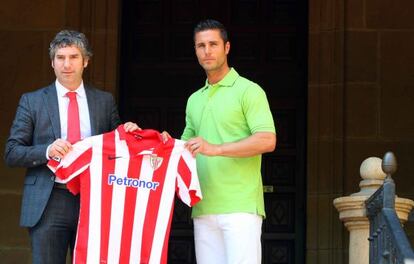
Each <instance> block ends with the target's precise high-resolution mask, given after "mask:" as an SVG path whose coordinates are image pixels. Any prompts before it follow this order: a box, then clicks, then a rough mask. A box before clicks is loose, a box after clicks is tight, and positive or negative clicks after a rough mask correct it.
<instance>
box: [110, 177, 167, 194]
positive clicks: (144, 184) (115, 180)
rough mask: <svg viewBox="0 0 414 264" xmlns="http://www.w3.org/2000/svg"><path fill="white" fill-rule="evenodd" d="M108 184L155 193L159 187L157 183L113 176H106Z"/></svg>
mask: <svg viewBox="0 0 414 264" xmlns="http://www.w3.org/2000/svg"><path fill="white" fill-rule="evenodd" d="M108 184H109V185H112V184H116V185H125V186H127V187H134V188H147V189H151V190H153V191H155V190H156V189H157V188H158V186H159V185H160V183H159V182H152V181H144V180H140V179H133V178H128V177H118V176H116V175H115V174H109V175H108Z"/></svg>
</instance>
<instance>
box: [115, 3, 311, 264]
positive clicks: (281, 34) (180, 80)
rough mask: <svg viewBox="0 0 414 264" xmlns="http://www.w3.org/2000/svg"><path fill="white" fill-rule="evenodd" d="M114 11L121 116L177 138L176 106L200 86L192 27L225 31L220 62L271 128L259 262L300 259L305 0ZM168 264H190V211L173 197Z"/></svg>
mask: <svg viewBox="0 0 414 264" xmlns="http://www.w3.org/2000/svg"><path fill="white" fill-rule="evenodd" d="M122 10H123V12H122V24H121V31H122V39H121V58H122V62H121V66H120V96H119V99H120V111H121V116H122V118H123V120H135V121H136V122H138V123H139V124H140V125H141V126H142V127H145V128H155V129H158V130H160V131H162V130H167V131H169V132H170V133H171V134H172V135H173V136H174V137H177V138H179V137H180V135H181V133H182V131H183V128H184V110H185V105H186V100H187V98H188V96H189V95H190V94H191V93H192V92H194V91H196V90H197V89H198V88H200V87H201V86H203V85H204V82H205V74H204V72H203V70H202V68H201V67H200V66H199V65H198V63H197V59H196V57H195V55H194V48H193V36H192V34H193V33H192V32H193V27H194V25H195V24H196V23H197V22H198V21H200V20H201V19H205V18H214V19H217V20H219V21H221V22H222V23H223V24H224V25H225V26H226V28H227V30H228V31H229V37H230V42H231V50H230V56H229V65H230V66H232V67H235V68H236V70H237V71H238V72H239V74H241V75H243V76H245V77H247V78H249V79H251V80H253V81H255V82H257V83H258V84H260V85H261V87H262V88H263V89H264V90H265V91H266V93H267V96H268V99H269V102H270V106H271V110H272V113H273V115H274V118H275V122H276V127H277V134H278V136H277V137H278V143H277V149H276V151H275V152H274V153H270V154H266V155H264V157H263V166H262V172H263V182H264V185H265V206H266V213H267V218H266V219H265V221H264V224H263V263H266V264H273V263H274V264H282V263H283V264H284V263H304V262H305V226H306V208H305V197H306V193H305V192H306V187H305V184H306V160H305V157H306V142H305V140H306V101H307V1H305V0H273V1H271V0H267V1H266V0H262V1H253V0H239V1H219V0H214V1H191V0H175V1H172V0H165V1H156V0H125V1H123V8H122ZM168 263H170V264H174V263H176V264H186V263H195V255H194V242H193V231H192V221H191V218H190V210H189V209H188V208H187V207H186V206H185V205H183V204H182V203H181V202H180V201H177V202H176V204H175V212H174V219H173V225H172V231H171V237H170V243H169V260H168Z"/></svg>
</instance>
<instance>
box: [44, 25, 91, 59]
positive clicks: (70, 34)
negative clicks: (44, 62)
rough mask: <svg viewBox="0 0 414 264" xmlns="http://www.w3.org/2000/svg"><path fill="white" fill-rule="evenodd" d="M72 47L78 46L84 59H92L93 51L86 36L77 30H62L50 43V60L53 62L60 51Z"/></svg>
mask: <svg viewBox="0 0 414 264" xmlns="http://www.w3.org/2000/svg"><path fill="white" fill-rule="evenodd" d="M70 46H76V47H77V48H78V49H79V50H80V51H81V53H82V56H83V58H84V59H89V58H90V57H92V49H91V47H90V46H89V42H88V39H87V38H86V36H85V34H83V33H81V32H78V31H75V30H62V31H60V32H58V33H57V34H56V36H55V38H54V39H53V40H52V41H51V42H50V45H49V56H50V59H51V60H53V58H54V57H55V54H56V51H57V50H58V49H60V48H64V47H70Z"/></svg>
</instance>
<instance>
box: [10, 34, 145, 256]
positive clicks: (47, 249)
mask: <svg viewBox="0 0 414 264" xmlns="http://www.w3.org/2000/svg"><path fill="white" fill-rule="evenodd" d="M49 55H50V59H51V63H52V68H53V69H54V72H55V75H56V81H55V82H54V83H52V84H51V85H49V86H47V87H44V88H41V89H39V90H36V91H34V92H30V93H26V94H23V95H22V97H21V99H20V102H19V105H18V107H17V111H16V117H15V119H14V121H13V125H12V127H11V129H10V137H9V138H8V140H7V144H6V151H5V161H6V163H7V164H8V165H9V166H16V167H25V168H27V172H26V178H25V181H24V191H23V201H22V211H21V218H20V224H21V226H24V227H28V230H29V234H30V238H31V247H32V258H33V261H32V262H33V263H34V264H48V263H50V264H60V263H66V260H65V259H66V254H67V251H68V248H70V249H71V250H73V245H74V242H75V238H76V227H77V221H78V215H79V197H78V196H74V195H72V194H71V193H69V191H68V190H67V188H65V187H66V186H65V185H64V184H62V183H59V179H57V178H56V177H55V175H54V174H53V173H52V172H51V171H50V170H49V169H48V168H47V167H46V163H47V162H48V160H49V159H51V158H55V157H59V158H61V157H63V156H64V155H66V153H67V152H68V151H70V150H71V148H72V145H71V144H72V143H74V142H70V141H72V140H71V139H69V138H68V136H69V135H68V134H70V133H72V132H69V130H70V129H68V126H69V125H70V123H71V122H70V121H69V120H71V116H70V115H71V113H70V112H73V111H72V110H71V109H73V108H70V106H69V107H68V105H69V104H70V100H72V99H70V98H69V94H68V92H76V94H75V97H76V101H77V106H76V107H77V108H76V110H77V113H78V114H76V116H79V118H78V120H77V123H78V124H79V126H78V131H80V135H78V136H79V137H80V139H81V138H85V137H88V136H92V135H97V134H101V133H104V132H108V131H111V130H113V129H115V128H116V127H117V126H118V125H119V124H120V123H121V121H120V118H119V115H118V111H117V108H116V104H115V101H114V98H113V97H112V95H111V94H109V93H107V92H103V91H100V90H97V89H94V88H92V87H89V86H87V85H85V84H84V83H83V81H82V74H83V70H84V68H86V67H87V65H88V62H89V59H90V58H91V56H92V52H91V50H90V47H89V45H88V41H87V39H86V37H85V35H84V34H82V33H80V32H76V31H69V30H63V31H61V32H59V33H58V34H57V35H56V37H55V38H54V39H53V40H52V42H51V43H50V48H49ZM72 116H73V115H72ZM124 128H125V130H127V131H133V130H136V129H140V128H139V127H138V126H137V125H136V124H135V123H131V122H128V123H125V124H124ZM75 141H76V140H75Z"/></svg>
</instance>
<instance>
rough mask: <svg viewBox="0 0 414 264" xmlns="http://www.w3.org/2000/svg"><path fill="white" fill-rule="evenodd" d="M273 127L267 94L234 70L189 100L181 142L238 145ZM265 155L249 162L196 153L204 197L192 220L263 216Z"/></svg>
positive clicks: (194, 209) (197, 206) (245, 159)
mask: <svg viewBox="0 0 414 264" xmlns="http://www.w3.org/2000/svg"><path fill="white" fill-rule="evenodd" d="M255 132H273V133H275V126H274V123H273V118H272V114H271V112H270V109H269V103H268V101H267V98H266V94H265V92H264V91H263V90H262V88H260V86H259V85H257V84H256V83H253V82H251V81H249V80H247V79H246V78H243V77H241V76H240V75H239V74H238V73H237V72H236V71H235V70H234V69H233V68H231V70H230V71H229V72H228V73H227V75H226V76H225V77H224V78H223V79H222V80H221V81H220V82H218V83H217V84H215V85H209V84H208V82H207V81H206V84H205V86H204V87H203V88H201V89H199V90H198V91H196V92H195V93H193V94H192V95H191V96H190V98H189V99H188V101H187V108H186V127H185V129H184V132H183V135H182V136H181V138H182V139H183V140H189V139H190V138H192V137H196V136H200V137H203V138H204V139H205V140H207V141H208V142H210V143H212V144H221V143H226V142H235V141H239V140H241V139H244V138H246V137H249V136H250V135H252V134H254V133H255ZM260 167H261V155H256V156H252V157H248V158H229V157H220V156H216V157H208V156H204V155H201V154H198V155H197V171H198V176H199V179H200V185H201V191H202V194H203V199H202V200H201V201H200V202H199V203H197V204H196V205H195V206H194V207H193V210H192V216H193V217H196V216H200V215H206V214H226V213H235V212H247V213H254V214H258V215H262V216H265V211H264V201H263V184H262V176H261V173H260Z"/></svg>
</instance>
